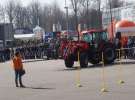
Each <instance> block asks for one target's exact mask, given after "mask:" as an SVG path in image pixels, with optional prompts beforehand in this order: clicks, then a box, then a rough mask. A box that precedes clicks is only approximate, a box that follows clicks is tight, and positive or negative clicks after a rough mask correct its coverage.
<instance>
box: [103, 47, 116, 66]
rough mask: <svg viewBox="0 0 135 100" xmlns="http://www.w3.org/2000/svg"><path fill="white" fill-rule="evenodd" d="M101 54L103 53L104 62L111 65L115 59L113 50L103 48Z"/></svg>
mask: <svg viewBox="0 0 135 100" xmlns="http://www.w3.org/2000/svg"><path fill="white" fill-rule="evenodd" d="M103 52H104V62H105V63H106V64H111V63H113V62H114V60H115V58H116V53H115V49H114V48H112V47H109V46H107V47H105V48H104V51H103Z"/></svg>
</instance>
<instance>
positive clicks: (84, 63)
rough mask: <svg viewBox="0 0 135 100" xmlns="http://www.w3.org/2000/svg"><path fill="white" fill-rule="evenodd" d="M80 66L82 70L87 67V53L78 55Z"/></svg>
mask: <svg viewBox="0 0 135 100" xmlns="http://www.w3.org/2000/svg"><path fill="white" fill-rule="evenodd" d="M80 66H81V67H82V68H86V67H88V55H87V53H81V54H80Z"/></svg>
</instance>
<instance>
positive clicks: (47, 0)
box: [0, 0, 69, 8]
mask: <svg viewBox="0 0 135 100" xmlns="http://www.w3.org/2000/svg"><path fill="white" fill-rule="evenodd" d="M15 1H16V0H15ZM18 1H21V2H22V3H23V5H24V6H27V5H28V4H29V3H30V2H31V1H35V0H18ZM38 1H39V2H40V3H41V4H51V3H52V2H54V1H55V0H38ZM67 1H69V0H67ZM7 2H8V0H0V4H4V5H5V4H6V3H7ZM56 2H58V4H59V5H61V6H62V7H64V5H65V3H64V2H65V0H56ZM62 7H61V8H62Z"/></svg>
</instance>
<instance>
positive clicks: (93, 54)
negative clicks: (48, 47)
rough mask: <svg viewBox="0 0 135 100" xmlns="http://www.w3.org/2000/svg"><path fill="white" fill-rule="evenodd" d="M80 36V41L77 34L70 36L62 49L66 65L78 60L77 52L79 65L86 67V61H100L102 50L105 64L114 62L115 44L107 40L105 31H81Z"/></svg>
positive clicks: (69, 66)
mask: <svg viewBox="0 0 135 100" xmlns="http://www.w3.org/2000/svg"><path fill="white" fill-rule="evenodd" d="M80 37H81V39H80V41H78V40H77V36H75V37H72V39H71V40H68V43H67V45H65V47H64V49H63V58H64V61H65V66H66V67H68V68H72V67H73V65H74V61H77V60H78V52H79V59H80V66H81V67H87V66H88V62H90V63H92V64H98V63H100V62H101V61H102V52H103V54H104V62H105V63H106V64H110V63H112V62H114V60H115V58H116V53H115V46H114V44H113V43H111V42H109V40H108V37H107V32H106V31H104V30H90V31H83V32H82V33H81V34H80Z"/></svg>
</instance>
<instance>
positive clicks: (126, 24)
mask: <svg viewBox="0 0 135 100" xmlns="http://www.w3.org/2000/svg"><path fill="white" fill-rule="evenodd" d="M120 27H135V23H134V22H132V21H128V20H121V21H119V22H117V24H116V28H120Z"/></svg>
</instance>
